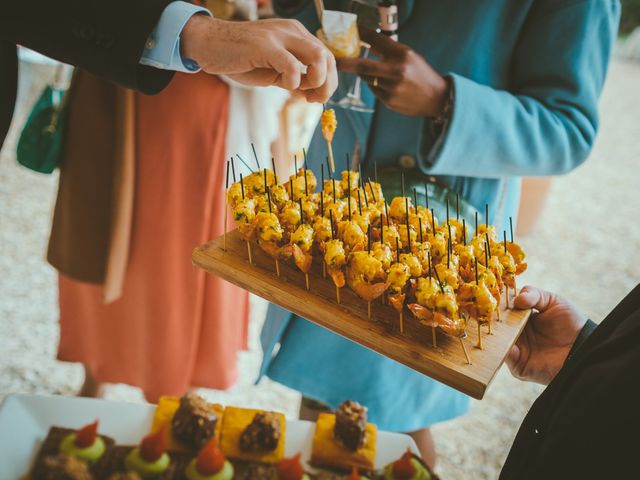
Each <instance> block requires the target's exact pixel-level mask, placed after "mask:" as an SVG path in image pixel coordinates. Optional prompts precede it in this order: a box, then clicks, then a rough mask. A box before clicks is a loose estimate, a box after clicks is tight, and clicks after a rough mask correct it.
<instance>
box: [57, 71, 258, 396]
mask: <svg viewBox="0 0 640 480" xmlns="http://www.w3.org/2000/svg"><path fill="white" fill-rule="evenodd" d="M228 99H229V89H228V86H227V85H226V84H225V83H224V82H222V81H221V80H219V79H218V78H216V77H213V76H210V75H205V74H196V75H185V74H176V76H175V78H174V79H173V81H172V82H171V84H170V85H169V86H168V87H167V88H166V89H165V90H164V91H163V92H161V93H160V94H158V95H156V96H152V97H149V96H145V95H141V94H136V100H135V112H136V120H135V122H136V127H135V128H136V173H135V178H136V180H135V181H136V183H135V198H134V207H133V224H132V235H131V241H130V250H129V261H128V265H127V271H126V274H125V278H124V288H123V294H122V296H121V297H120V298H119V299H118V300H116V301H115V302H112V303H109V304H105V303H104V300H103V298H104V290H103V287H102V286H100V285H93V284H87V283H81V282H77V281H75V280H72V279H70V278H68V277H65V276H62V275H61V276H60V277H59V289H60V346H59V351H58V358H59V359H60V360H64V361H71V362H82V363H83V364H85V365H87V366H88V367H89V368H90V370H91V371H92V373H93V374H94V376H95V378H96V379H97V380H98V381H99V382H106V383H127V384H130V385H135V386H138V387H140V388H141V389H142V390H143V392H144V394H145V396H146V398H147V400H149V401H155V400H157V398H158V397H159V396H160V395H164V394H169V395H180V394H182V393H184V392H185V390H187V389H188V388H190V387H206V388H214V389H225V388H228V387H230V386H231V385H232V384H233V383H234V382H235V381H236V379H237V376H238V372H237V368H236V357H237V353H238V351H239V350H241V349H245V348H246V345H247V331H248V308H249V305H248V302H249V299H248V293H247V292H246V291H244V290H241V289H239V288H238V287H235V286H232V285H231V284H229V283H226V282H225V281H223V280H221V279H219V278H217V277H214V276H212V275H209V274H207V273H205V272H204V271H202V270H199V269H197V268H195V267H194V266H193V265H192V264H191V251H192V250H193V248H194V247H196V246H197V245H200V244H202V243H204V242H206V241H208V240H210V239H212V238H215V237H217V236H219V235H221V234H222V233H223V228H224V225H223V222H224V209H225V201H224V181H225V178H224V174H225V158H224V157H225V150H226V145H225V138H226V129H227V120H228V108H229V105H228Z"/></svg>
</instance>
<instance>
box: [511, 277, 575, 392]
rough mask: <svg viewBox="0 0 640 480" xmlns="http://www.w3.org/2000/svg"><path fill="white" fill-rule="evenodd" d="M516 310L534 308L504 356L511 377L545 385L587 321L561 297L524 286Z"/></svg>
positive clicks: (516, 303)
mask: <svg viewBox="0 0 640 480" xmlns="http://www.w3.org/2000/svg"><path fill="white" fill-rule="evenodd" d="M514 305H515V307H516V308H520V309H525V308H534V309H535V310H537V312H534V313H532V316H531V318H530V319H529V322H528V323H527V326H526V327H525V329H524V331H523V332H522V334H521V335H520V337H519V338H518V340H517V341H516V344H515V345H514V346H513V347H512V348H511V351H510V352H509V354H508V355H507V360H506V361H507V365H508V366H509V369H510V370H511V373H512V375H513V376H514V377H516V378H519V379H521V380H528V381H531V382H536V383H542V384H543V385H547V384H548V383H549V382H551V380H553V379H554V377H555V376H556V375H557V373H558V372H559V371H560V369H561V368H562V365H563V364H564V362H565V360H566V359H567V355H569V351H571V347H572V346H573V343H574V342H575V341H576V338H577V337H578V334H579V333H580V330H582V327H584V324H585V323H586V319H585V318H584V316H583V315H582V314H581V313H580V312H578V310H576V308H575V307H574V306H573V305H572V304H571V303H569V302H568V301H567V300H565V299H564V298H562V297H560V296H558V295H556V294H554V293H550V292H546V291H544V290H540V289H538V288H535V287H524V288H523V289H522V291H521V292H520V295H518V296H517V297H516V298H515V301H514Z"/></svg>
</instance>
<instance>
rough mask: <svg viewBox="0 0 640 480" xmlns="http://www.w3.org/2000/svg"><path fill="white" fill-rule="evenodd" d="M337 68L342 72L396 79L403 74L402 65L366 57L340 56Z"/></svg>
mask: <svg viewBox="0 0 640 480" xmlns="http://www.w3.org/2000/svg"><path fill="white" fill-rule="evenodd" d="M338 69H339V70H340V71H342V72H347V73H357V74H358V75H360V76H361V77H378V78H388V79H390V80H397V79H400V78H402V75H403V74H404V71H403V67H402V65H399V64H393V63H389V62H380V61H378V60H371V59H368V58H340V59H338Z"/></svg>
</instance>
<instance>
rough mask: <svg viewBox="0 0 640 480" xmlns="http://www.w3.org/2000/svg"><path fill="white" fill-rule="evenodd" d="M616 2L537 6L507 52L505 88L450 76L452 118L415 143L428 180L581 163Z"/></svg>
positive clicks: (594, 118) (543, 170)
mask: <svg viewBox="0 0 640 480" xmlns="http://www.w3.org/2000/svg"><path fill="white" fill-rule="evenodd" d="M619 15H620V4H619V2H618V1H611V0H606V1H605V0H582V1H567V2H563V3H562V4H559V2H557V1H546V2H539V3H538V7H534V11H532V12H531V14H530V17H529V19H528V20H527V22H526V23H525V27H524V30H523V31H522V34H521V37H520V40H519V41H518V45H517V47H516V50H515V51H514V53H513V63H512V75H511V82H510V86H509V91H506V90H499V89H494V88H491V87H489V86H486V85H482V84H480V83H477V82H475V81H473V80H470V79H468V78H465V77H462V76H459V75H456V74H455V73H451V74H450V75H449V76H450V78H451V81H452V88H453V95H454V98H453V112H452V117H451V119H450V121H449V123H448V125H447V126H446V128H445V131H444V132H443V133H442V135H441V137H440V139H439V141H437V142H435V144H433V143H429V142H428V141H426V139H428V138H429V137H428V135H427V134H426V132H427V131H428V127H429V120H425V127H424V128H423V132H424V133H423V135H424V139H423V140H421V145H422V148H421V159H420V160H421V162H422V167H423V169H424V170H425V171H427V172H428V173H430V174H434V175H460V172H461V162H463V161H464V160H465V159H468V160H471V159H472V161H464V175H465V176H470V177H484V178H497V177H504V176H525V175H526V176H542V175H555V174H561V173H565V172H568V171H570V170H572V169H574V168H575V167H577V166H578V165H580V164H581V163H582V162H584V160H585V159H586V158H587V156H588V155H589V153H590V151H591V147H592V146H593V142H594V140H595V136H596V132H597V129H598V111H597V104H598V97H599V96H600V92H601V91H602V86H603V83H604V80H605V76H606V71H607V66H608V64H609V58H610V55H611V50H612V47H613V44H614V40H615V36H616V33H617V27H618V21H619Z"/></svg>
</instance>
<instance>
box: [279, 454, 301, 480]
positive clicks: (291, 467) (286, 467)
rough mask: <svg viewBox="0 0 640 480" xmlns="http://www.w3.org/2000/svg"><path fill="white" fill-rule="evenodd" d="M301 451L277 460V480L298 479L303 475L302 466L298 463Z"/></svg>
mask: <svg viewBox="0 0 640 480" xmlns="http://www.w3.org/2000/svg"><path fill="white" fill-rule="evenodd" d="M300 455H301V453H300V452H298V453H296V454H295V455H294V456H293V457H291V458H285V459H283V460H280V461H279V462H278V465H276V469H277V470H278V480H300V479H301V478H302V477H303V476H304V467H303V466H302V463H300Z"/></svg>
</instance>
